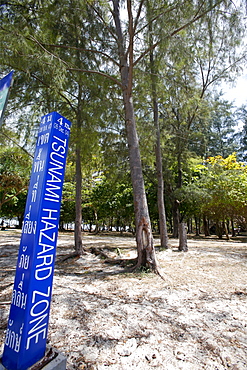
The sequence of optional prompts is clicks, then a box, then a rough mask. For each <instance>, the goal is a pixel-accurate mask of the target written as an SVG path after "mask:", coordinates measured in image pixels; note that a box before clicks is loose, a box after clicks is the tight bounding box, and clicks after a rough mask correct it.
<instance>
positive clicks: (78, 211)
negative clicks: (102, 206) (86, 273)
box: [74, 142, 83, 255]
mask: <svg viewBox="0 0 247 370" xmlns="http://www.w3.org/2000/svg"><path fill="white" fill-rule="evenodd" d="M81 185H82V175H81V151H80V143H78V142H77V143H76V196H75V234H74V237H75V253H76V254H77V255H81V254H82V253H83V247H82V231H81V225H82V207H81Z"/></svg>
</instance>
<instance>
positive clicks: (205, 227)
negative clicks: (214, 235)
mask: <svg viewBox="0 0 247 370" xmlns="http://www.w3.org/2000/svg"><path fill="white" fill-rule="evenodd" d="M203 230H204V235H205V236H209V235H210V232H209V227H208V220H207V218H206V216H205V215H203Z"/></svg>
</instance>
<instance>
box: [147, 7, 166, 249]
mask: <svg viewBox="0 0 247 370" xmlns="http://www.w3.org/2000/svg"><path fill="white" fill-rule="evenodd" d="M147 9H148V12H147V15H148V21H150V19H151V15H150V11H149V2H147ZM152 35H153V24H152V22H149V46H150V49H151V50H150V55H149V57H150V72H151V86H152V99H153V120H154V127H155V135H156V143H155V157H156V175H157V182H158V187H157V200H158V212H159V232H160V246H161V248H165V249H168V248H169V245H168V243H169V238H168V232H167V223H166V211H165V203H164V179H163V168H162V154H161V146H160V125H159V109H158V102H157V73H156V72H157V71H156V66H155V60H154V51H153V49H152V46H153V37H152Z"/></svg>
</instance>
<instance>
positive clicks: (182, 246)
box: [178, 222, 188, 252]
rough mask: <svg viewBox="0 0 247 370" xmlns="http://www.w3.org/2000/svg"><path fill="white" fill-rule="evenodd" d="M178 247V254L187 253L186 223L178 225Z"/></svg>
mask: <svg viewBox="0 0 247 370" xmlns="http://www.w3.org/2000/svg"><path fill="white" fill-rule="evenodd" d="M178 229H179V245H178V250H179V251H180V252H187V251H188V245H187V229H186V223H185V222H180V223H179V228H178Z"/></svg>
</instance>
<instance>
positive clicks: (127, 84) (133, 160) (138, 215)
mask: <svg viewBox="0 0 247 370" xmlns="http://www.w3.org/2000/svg"><path fill="white" fill-rule="evenodd" d="M119 3H120V1H119V0H113V8H114V9H113V16H114V21H115V28H116V35H117V42H118V51H119V62H120V74H121V85H122V92H123V102H124V112H125V126H126V132H127V141H128V149H129V163H130V172H131V181H132V186H133V197H134V211H135V225H136V242H137V266H136V267H137V268H138V267H141V266H144V267H147V266H148V267H149V268H151V269H152V270H153V271H155V272H156V273H159V271H158V264H157V260H156V256H155V249H154V245H153V236H152V230H151V222H150V217H149V212H148V205H147V198H146V193H145V188H144V179H143V173H142V164H141V157H140V149H139V141H138V136H137V130H136V122H135V115H134V105H133V97H132V87H133V82H132V76H133V66H134V64H133V63H134V61H133V40H134V30H133V18H132V9H131V2H130V1H127V8H128V17H129V29H128V30H129V45H128V47H127V48H126V45H125V41H124V37H123V33H122V28H121V21H120V14H119Z"/></svg>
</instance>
